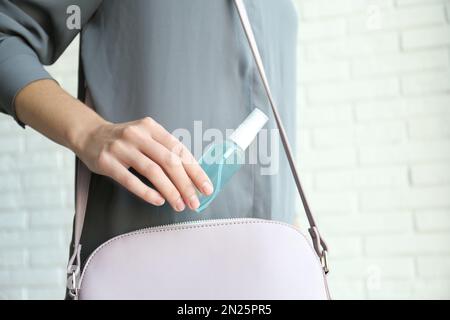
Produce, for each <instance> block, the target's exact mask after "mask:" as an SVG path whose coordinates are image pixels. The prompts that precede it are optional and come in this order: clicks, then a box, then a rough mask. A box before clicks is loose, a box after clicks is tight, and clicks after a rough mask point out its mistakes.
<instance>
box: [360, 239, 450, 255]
mask: <svg viewBox="0 0 450 320" xmlns="http://www.w3.org/2000/svg"><path fill="white" fill-rule="evenodd" d="M449 241H450V235H448V234H426V235H424V234H420V235H417V234H416V235H413V234H410V235H374V236H368V237H367V238H366V252H367V253H368V254H369V255H370V256H383V257H387V256H413V255H421V254H426V255H433V254H444V255H448V254H449V253H450V247H449V246H448V243H449Z"/></svg>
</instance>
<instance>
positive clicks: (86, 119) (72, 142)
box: [66, 106, 111, 155]
mask: <svg viewBox="0 0 450 320" xmlns="http://www.w3.org/2000/svg"><path fill="white" fill-rule="evenodd" d="M83 108H87V107H86V106H83ZM85 111H87V112H86V113H84V114H83V115H82V116H81V117H79V118H78V119H76V120H75V121H73V125H71V126H70V127H68V129H67V134H66V136H67V138H66V140H67V147H68V148H69V149H70V150H72V151H73V152H74V153H75V154H77V155H80V154H82V153H83V152H84V151H85V150H86V146H87V144H88V142H89V141H90V140H92V137H93V135H94V134H95V132H97V131H98V130H99V129H100V128H101V127H103V126H105V125H109V124H111V123H110V122H108V121H106V120H105V119H103V118H102V117H100V116H99V115H98V114H96V113H95V112H94V111H92V110H90V109H89V110H85Z"/></svg>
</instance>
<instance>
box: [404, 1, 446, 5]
mask: <svg viewBox="0 0 450 320" xmlns="http://www.w3.org/2000/svg"><path fill="white" fill-rule="evenodd" d="M447 1H448V0H396V3H397V5H399V6H410V5H420V4H427V5H430V4H435V3H446V2H447Z"/></svg>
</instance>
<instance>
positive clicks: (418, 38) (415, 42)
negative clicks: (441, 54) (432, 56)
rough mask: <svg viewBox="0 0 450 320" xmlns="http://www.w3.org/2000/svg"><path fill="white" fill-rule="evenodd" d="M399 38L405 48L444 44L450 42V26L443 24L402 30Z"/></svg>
mask: <svg viewBox="0 0 450 320" xmlns="http://www.w3.org/2000/svg"><path fill="white" fill-rule="evenodd" d="M401 38H402V46H403V48H405V49H406V50H408V49H416V48H430V47H439V46H446V45H448V44H450V27H449V26H448V25H444V26H436V27H429V28H421V29H415V30H408V31H403V32H402V34H401Z"/></svg>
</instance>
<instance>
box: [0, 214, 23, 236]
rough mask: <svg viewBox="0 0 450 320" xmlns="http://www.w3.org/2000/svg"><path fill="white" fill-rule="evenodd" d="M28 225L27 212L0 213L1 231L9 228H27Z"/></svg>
mask: <svg viewBox="0 0 450 320" xmlns="http://www.w3.org/2000/svg"><path fill="white" fill-rule="evenodd" d="M26 226H27V215H26V213H19V212H14V213H3V214H0V232H2V231H4V230H7V229H8V230H9V229H25V228H26Z"/></svg>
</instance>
